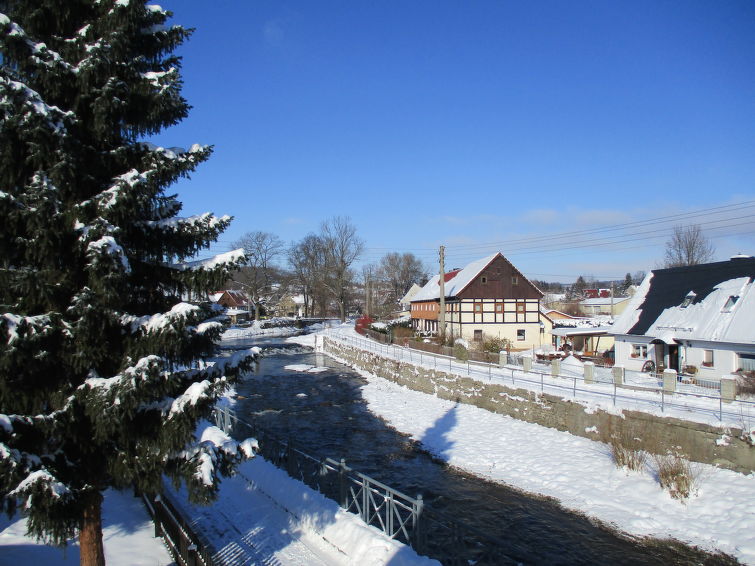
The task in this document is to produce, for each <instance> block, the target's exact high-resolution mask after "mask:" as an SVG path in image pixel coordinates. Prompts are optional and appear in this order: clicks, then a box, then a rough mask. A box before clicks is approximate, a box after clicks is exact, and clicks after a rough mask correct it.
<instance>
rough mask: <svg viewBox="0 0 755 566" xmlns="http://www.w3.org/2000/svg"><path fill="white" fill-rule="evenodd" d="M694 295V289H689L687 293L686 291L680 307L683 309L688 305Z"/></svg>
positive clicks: (692, 300)
mask: <svg viewBox="0 0 755 566" xmlns="http://www.w3.org/2000/svg"><path fill="white" fill-rule="evenodd" d="M695 297H697V294H696V293H695V292H694V291H690V292H689V293H687V296H686V297H684V300H683V301H682V304H681V305H679V306H680V307H682V308H683V309H686V308H687V307H688V306H690V305H691V304H692V303H693V302H694V300H695Z"/></svg>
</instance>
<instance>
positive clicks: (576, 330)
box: [551, 326, 613, 336]
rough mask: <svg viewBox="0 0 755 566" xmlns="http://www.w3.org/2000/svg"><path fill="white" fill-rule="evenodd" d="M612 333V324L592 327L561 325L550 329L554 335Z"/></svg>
mask: <svg viewBox="0 0 755 566" xmlns="http://www.w3.org/2000/svg"><path fill="white" fill-rule="evenodd" d="M609 333H613V327H612V326H594V327H584V326H582V327H573V326H570V327H561V328H554V329H553V330H551V334H553V335H554V336H593V335H601V336H602V335H604V334H609Z"/></svg>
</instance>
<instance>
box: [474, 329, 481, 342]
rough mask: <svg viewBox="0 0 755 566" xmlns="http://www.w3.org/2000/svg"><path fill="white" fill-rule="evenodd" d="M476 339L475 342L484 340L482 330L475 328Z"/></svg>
mask: <svg viewBox="0 0 755 566" xmlns="http://www.w3.org/2000/svg"><path fill="white" fill-rule="evenodd" d="M474 341H475V342H482V330H475V331H474Z"/></svg>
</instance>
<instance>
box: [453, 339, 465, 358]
mask: <svg viewBox="0 0 755 566" xmlns="http://www.w3.org/2000/svg"><path fill="white" fill-rule="evenodd" d="M454 357H455V358H456V359H457V360H461V361H462V362H466V361H467V360H468V359H469V350H467V348H466V347H465V346H464V344H462V343H461V342H456V344H454Z"/></svg>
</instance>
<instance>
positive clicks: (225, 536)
mask: <svg viewBox="0 0 755 566" xmlns="http://www.w3.org/2000/svg"><path fill="white" fill-rule="evenodd" d="M176 498H178V499H179V500H180V501H181V503H178V505H179V506H180V507H182V508H183V510H184V511H185V512H186V514H187V516H190V517H192V524H193V525H194V527H195V528H196V529H197V530H198V531H199V532H201V533H202V534H203V535H204V537H205V538H206V539H209V540H210V541H211V543H212V544H213V545H214V547H215V548H217V549H218V553H217V555H216V556H217V558H218V559H219V560H218V561H219V562H220V563H226V564H231V563H232V564H271V565H287V566H310V565H311V566H318V565H335V566H339V565H344V566H345V565H347V564H360V565H364V566H373V565H374V566H377V565H381V564H389V563H390V564H391V566H394V565H395V566H413V565H416V566H430V565H432V564H437V562H435V561H433V560H430V559H429V558H426V557H422V556H418V555H417V554H416V553H415V552H414V551H413V550H412V549H411V548H409V547H408V546H405V545H403V544H400V543H398V542H396V541H394V540H391V539H389V538H388V537H386V536H385V535H383V533H382V532H380V531H378V530H377V529H376V528H374V527H369V526H367V525H365V524H364V523H363V522H362V521H361V520H359V519H358V518H357V517H356V516H355V515H353V514H351V513H347V512H346V511H344V510H343V509H341V508H340V507H339V506H338V504H337V503H336V502H335V501H331V500H330V499H327V498H325V497H324V496H322V495H321V494H320V493H318V492H316V491H314V490H311V489H309V488H308V487H307V486H305V485H304V484H303V483H301V482H298V481H296V480H293V479H291V478H290V477H289V476H288V475H287V474H286V473H285V472H284V471H282V470H279V469H278V468H276V467H275V466H273V465H272V464H270V463H269V462H267V461H265V460H264V459H262V458H260V457H257V458H254V459H252V460H249V461H247V462H244V463H243V464H242V465H241V466H240V467H239V473H238V474H237V475H236V476H234V477H233V478H226V479H225V480H224V481H223V482H222V484H221V486H220V494H219V497H218V501H217V502H216V503H215V504H213V505H212V506H209V507H205V506H198V505H190V504H189V503H187V502H186V497H185V495H184V494H179V495H178V496H174V499H176Z"/></svg>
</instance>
